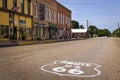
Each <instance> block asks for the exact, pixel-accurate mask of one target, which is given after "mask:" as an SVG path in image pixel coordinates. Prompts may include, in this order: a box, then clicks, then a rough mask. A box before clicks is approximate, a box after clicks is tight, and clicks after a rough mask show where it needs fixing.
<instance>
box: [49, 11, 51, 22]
mask: <svg viewBox="0 0 120 80" xmlns="http://www.w3.org/2000/svg"><path fill="white" fill-rule="evenodd" d="M49 21H51V9H49Z"/></svg>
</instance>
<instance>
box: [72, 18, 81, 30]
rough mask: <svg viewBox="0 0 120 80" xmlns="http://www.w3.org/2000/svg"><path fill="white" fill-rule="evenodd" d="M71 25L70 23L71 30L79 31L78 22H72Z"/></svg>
mask: <svg viewBox="0 0 120 80" xmlns="http://www.w3.org/2000/svg"><path fill="white" fill-rule="evenodd" d="M71 23H72V27H73V29H79V22H78V21H75V20H72V21H71Z"/></svg>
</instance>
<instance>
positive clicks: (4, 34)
mask: <svg viewBox="0 0 120 80" xmlns="http://www.w3.org/2000/svg"><path fill="white" fill-rule="evenodd" d="M0 29H1V31H0V32H1V33H0V34H1V38H9V27H8V26H0Z"/></svg>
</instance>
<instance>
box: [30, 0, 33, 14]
mask: <svg viewBox="0 0 120 80" xmlns="http://www.w3.org/2000/svg"><path fill="white" fill-rule="evenodd" d="M30 13H31V15H33V0H31V12H30Z"/></svg>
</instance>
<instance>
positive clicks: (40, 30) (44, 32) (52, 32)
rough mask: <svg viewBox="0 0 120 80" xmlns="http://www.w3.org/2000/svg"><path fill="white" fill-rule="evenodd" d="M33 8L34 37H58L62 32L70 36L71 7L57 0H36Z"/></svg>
mask: <svg viewBox="0 0 120 80" xmlns="http://www.w3.org/2000/svg"><path fill="white" fill-rule="evenodd" d="M33 10H34V11H33V12H34V16H33V29H34V34H33V35H34V39H57V38H59V37H60V32H61V34H62V35H65V36H66V37H67V38H69V37H70V31H71V30H70V29H71V25H70V21H71V11H70V10H69V9H67V8H66V7H64V6H63V5H61V4H60V3H59V2H57V1H56V0H34V3H33ZM62 37H63V36H62Z"/></svg>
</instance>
